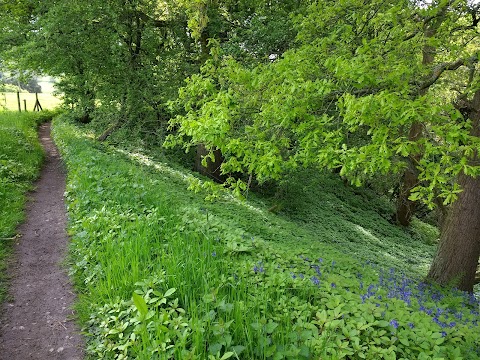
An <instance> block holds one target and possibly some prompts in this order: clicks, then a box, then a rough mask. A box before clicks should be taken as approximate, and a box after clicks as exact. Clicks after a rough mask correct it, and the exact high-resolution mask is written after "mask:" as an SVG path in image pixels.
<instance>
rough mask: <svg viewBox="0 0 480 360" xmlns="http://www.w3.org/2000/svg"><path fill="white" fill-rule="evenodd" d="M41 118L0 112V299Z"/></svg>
mask: <svg viewBox="0 0 480 360" xmlns="http://www.w3.org/2000/svg"><path fill="white" fill-rule="evenodd" d="M50 116H51V114H50ZM42 122H44V118H43V116H42V115H39V114H38V113H36V114H34V113H29V114H26V113H22V114H19V113H13V112H0V301H3V300H4V298H5V281H6V279H5V269H6V262H7V258H8V256H9V254H10V245H11V240H13V239H14V238H15V230H16V227H17V226H18V225H19V224H20V222H21V221H22V220H23V216H24V215H23V212H24V206H25V202H26V193H27V191H29V190H31V189H32V183H33V181H34V180H35V179H36V178H37V176H38V174H39V169H40V165H41V163H42V159H43V151H42V148H41V146H40V143H39V141H38V137H37V132H36V130H37V126H38V125H39V124H40V123H42Z"/></svg>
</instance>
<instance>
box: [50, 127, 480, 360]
mask: <svg viewBox="0 0 480 360" xmlns="http://www.w3.org/2000/svg"><path fill="white" fill-rule="evenodd" d="M54 133H55V139H56V141H57V144H58V145H59V147H60V150H61V152H62V154H63V156H64V159H65V161H66V164H67V167H68V184H67V206H68V211H69V219H70V225H69V226H70V230H69V231H70V233H71V235H72V247H71V264H72V268H71V269H72V270H71V273H72V276H73V277H74V279H75V283H76V286H77V289H78V291H79V292H80V294H81V295H80V300H79V304H78V309H79V316H80V320H81V322H82V324H83V328H84V331H85V333H86V334H87V337H88V339H89V345H88V354H89V356H90V358H92V359H101V358H107V359H110V358H118V359H125V358H131V359H222V360H225V359H229V358H232V359H319V358H321V359H340V358H349V359H360V358H363V359H365V358H366V359H377V358H378V359H380V358H385V359H395V358H404V359H413V358H420V359H431V358H445V359H459V358H472V359H475V358H478V357H479V354H478V348H479V343H478V338H479V337H478V335H479V328H478V301H477V300H476V299H474V298H471V297H468V296H467V295H466V294H462V293H460V292H458V291H453V290H451V291H449V292H444V291H442V290H441V289H436V288H434V287H432V286H430V285H426V284H423V283H421V282H419V281H418V280H416V279H412V278H411V275H415V276H414V277H416V276H417V275H418V274H421V272H422V271H423V270H422V262H421V261H420V260H417V259H420V258H421V257H422V256H429V255H428V254H429V252H430V251H431V247H429V245H425V244H424V242H422V240H421V237H418V236H417V237H412V236H410V235H409V234H408V233H406V232H402V231H400V230H398V229H397V228H395V227H393V225H391V224H389V223H388V221H387V220H385V219H383V218H382V216H381V215H378V214H375V213H372V210H368V209H369V205H370V209H371V208H374V209H375V208H378V207H379V206H380V207H381V206H383V205H379V204H378V203H376V200H375V199H371V200H368V199H367V198H368V194H360V195H358V194H354V193H353V192H350V193H349V192H348V190H346V189H342V188H340V186H342V187H343V185H342V184H341V182H338V181H337V182H335V180H334V179H332V178H327V179H326V180H325V182H324V184H327V185H328V184H329V183H330V185H328V186H325V187H324V188H323V196H322V199H323V200H324V199H328V202H329V207H330V208H331V211H330V213H329V212H328V211H327V207H325V209H323V210H322V211H323V213H322V217H319V218H316V220H314V214H307V211H306V210H304V209H303V210H302V209H298V210H297V213H296V214H297V216H295V214H293V213H292V211H290V212H287V211H286V212H285V213H284V215H282V216H277V215H274V214H271V213H269V212H268V211H266V210H267V206H266V205H262V200H261V199H257V200H255V201H253V202H250V203H241V202H238V201H236V200H235V199H233V198H231V197H230V196H227V195H225V196H220V197H219V198H218V199H217V200H216V201H214V202H206V201H204V198H205V194H194V193H192V192H189V191H186V187H187V182H188V181H187V180H188V179H191V177H192V176H193V175H192V174H188V172H186V171H183V172H182V171H180V170H179V169H176V170H174V169H172V168H171V167H169V165H168V164H160V163H157V162H154V161H151V160H148V159H145V158H142V157H141V156H140V155H139V154H132V153H129V152H128V151H125V150H122V149H118V148H115V147H113V146H108V145H101V144H98V143H96V142H95V141H94V140H93V138H94V137H93V136H90V135H89V134H88V132H85V131H83V130H80V129H79V128H76V127H75V126H73V125H71V124H69V123H68V122H66V121H63V122H62V121H60V120H57V121H56V122H55V132H54ZM140 160H141V162H142V163H143V165H141V164H140ZM339 189H342V190H341V191H340V192H339V194H340V195H341V194H343V195H341V196H343V199H339V198H336V197H335V196H334V195H333V194H334V193H335V191H337V190H339ZM322 199H319V200H320V201H321V200H322ZM366 199H367V200H366ZM297 200H298V199H297ZM311 201H313V198H312V200H311ZM366 202H368V203H369V204H365V203H366ZM355 204H357V205H355ZM297 205H298V206H300V205H301V204H300V203H298V202H297ZM309 207H310V208H312V209H313V208H319V207H320V205H318V204H316V205H310V206H309ZM300 213H303V214H304V217H305V218H307V215H308V216H309V219H308V221H307V222H305V224H304V225H305V226H301V223H300V220H301V219H300V218H299V217H298V214H300ZM355 221H356V222H357V223H355ZM375 222H379V224H376V223H375ZM341 227H344V230H343V231H341V230H340V229H339V228H341ZM359 228H361V229H363V230H362V231H360V230H359V231H356V232H353V231H352V229H359ZM319 229H330V231H331V233H329V234H323V233H322V232H318V230H319ZM381 231H383V234H384V235H385V236H386V237H388V236H390V240H389V242H388V243H386V244H382V241H383V238H382V236H383V235H382V232H381ZM418 231H420V230H418ZM348 233H353V234H352V236H351V237H350V238H348V237H347V236H346V235H345V234H348ZM332 234H335V235H336V236H338V238H336V239H335V238H332ZM392 234H393V235H392ZM353 235H355V236H353ZM392 239H397V240H398V241H401V242H403V243H405V244H406V243H407V242H409V244H410V247H416V246H417V247H418V252H419V253H418V254H414V261H413V262H411V263H410V264H409V263H407V262H405V263H404V266H403V268H404V269H405V270H407V272H406V273H405V272H403V273H402V272H401V271H399V270H398V268H400V267H401V264H402V261H403V259H404V258H406V257H408V256H410V254H413V253H414V251H413V250H411V249H409V250H408V252H407V251H406V250H402V249H406V248H407V246H405V247H400V250H398V249H397V250H395V249H392V250H389V249H388V246H389V245H390V244H393V240H392ZM348 242H354V245H349V246H344V244H347V243H348ZM379 248H381V249H383V251H384V252H385V253H386V254H392V255H390V256H388V255H382V256H379V257H375V258H374V255H373V254H374V252H375V251H376V249H379ZM422 251H424V252H423V253H422ZM358 254H361V256H358ZM402 255H403V256H402ZM369 257H371V259H368V258H369ZM391 259H394V261H392V262H391V261H390V260H391ZM392 263H393V265H395V266H394V267H391V266H390V265H392Z"/></svg>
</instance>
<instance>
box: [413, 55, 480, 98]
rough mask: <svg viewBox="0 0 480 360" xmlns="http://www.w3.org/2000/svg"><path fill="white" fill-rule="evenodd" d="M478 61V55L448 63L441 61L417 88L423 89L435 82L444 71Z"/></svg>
mask: <svg viewBox="0 0 480 360" xmlns="http://www.w3.org/2000/svg"><path fill="white" fill-rule="evenodd" d="M477 62H478V55H474V56H472V57H470V58H467V59H458V60H455V61H453V62H449V63H441V64H438V65H437V66H435V68H434V69H433V71H432V74H431V75H430V77H429V78H428V79H426V80H425V81H424V82H422V83H421V84H420V86H419V90H424V89H427V88H429V87H430V86H432V85H433V84H435V82H436V81H437V80H438V79H439V78H440V76H442V74H443V73H444V72H445V71H449V70H450V71H451V70H457V69H458V68H459V67H460V66H463V65H465V66H471V65H472V64H475V63H477Z"/></svg>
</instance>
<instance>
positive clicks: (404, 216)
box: [396, 18, 443, 226]
mask: <svg viewBox="0 0 480 360" xmlns="http://www.w3.org/2000/svg"><path fill="white" fill-rule="evenodd" d="M442 21H443V20H442V18H439V20H438V21H437V22H436V23H435V24H433V25H432V26H427V27H426V29H425V32H424V36H425V38H427V39H428V38H431V37H433V36H435V34H436V32H437V27H438V26H440V24H441V22H442ZM434 60H435V48H434V47H432V46H430V45H428V44H426V45H424V46H423V49H422V64H423V65H430V64H432V63H433V61H434ZM427 91H428V88H425V89H422V90H420V92H419V94H418V95H419V96H423V95H425V94H426V93H427ZM422 137H423V124H422V123H419V122H414V123H413V124H412V125H411V127H410V130H409V132H408V140H409V141H414V142H418V141H419V140H420V139H421V138H422ZM421 159H422V154H421V153H417V154H412V155H410V157H409V159H408V162H409V167H408V168H407V170H405V174H403V179H402V183H401V185H400V193H399V194H398V200H397V212H396V221H397V223H398V224H400V225H403V226H408V225H410V222H411V221H412V217H413V215H414V214H415V208H416V203H415V201H411V200H409V197H410V194H411V192H412V189H413V188H414V187H416V186H417V185H418V170H417V164H418V163H419V162H420V160H421Z"/></svg>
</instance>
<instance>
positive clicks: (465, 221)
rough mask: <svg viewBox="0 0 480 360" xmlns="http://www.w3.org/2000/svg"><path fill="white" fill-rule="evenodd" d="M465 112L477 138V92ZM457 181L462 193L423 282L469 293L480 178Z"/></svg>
mask: <svg viewBox="0 0 480 360" xmlns="http://www.w3.org/2000/svg"><path fill="white" fill-rule="evenodd" d="M469 109H470V110H469V118H470V119H471V120H472V122H473V124H472V125H473V126H472V132H471V133H472V135H474V136H477V137H478V136H480V90H477V92H476V93H475V96H474V99H473V101H472V102H471V103H470V104H469ZM478 160H479V159H478V154H476V155H475V157H474V159H472V165H477V166H478ZM458 182H459V184H460V186H461V187H462V189H463V191H462V192H461V193H460V195H459V197H458V200H457V201H456V202H455V203H454V204H453V205H452V209H451V210H450V211H449V214H448V218H447V220H446V222H445V225H444V227H443V229H442V235H441V237H440V243H439V247H438V250H437V254H436V256H435V259H434V260H433V263H432V266H431V267H430V272H429V273H428V276H427V279H430V280H433V281H435V282H437V283H439V284H440V285H448V284H451V285H455V286H457V287H458V288H459V289H460V290H464V291H469V292H472V291H473V285H474V284H475V272H476V270H477V266H478V259H479V257H480V177H477V178H472V177H470V176H467V175H465V174H460V176H459V179H458Z"/></svg>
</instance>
